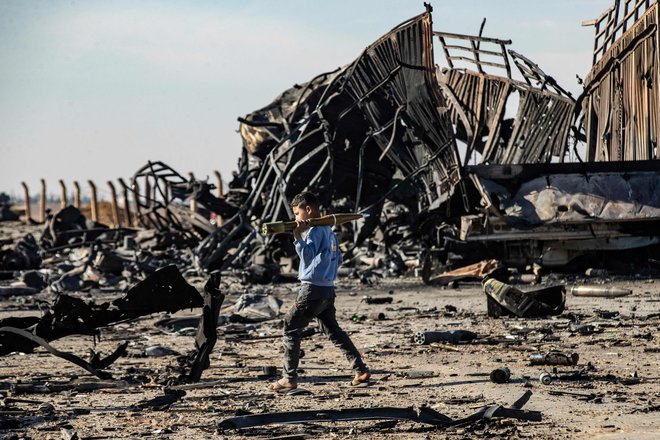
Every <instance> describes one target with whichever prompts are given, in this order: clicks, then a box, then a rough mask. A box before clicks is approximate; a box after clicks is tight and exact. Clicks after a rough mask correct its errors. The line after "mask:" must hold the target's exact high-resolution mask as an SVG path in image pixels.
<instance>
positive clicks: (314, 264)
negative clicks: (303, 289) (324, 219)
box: [294, 226, 344, 286]
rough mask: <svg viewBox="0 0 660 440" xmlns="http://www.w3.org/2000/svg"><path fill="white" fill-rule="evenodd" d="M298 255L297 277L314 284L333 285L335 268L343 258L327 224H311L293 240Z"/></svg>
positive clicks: (335, 238) (335, 275)
mask: <svg viewBox="0 0 660 440" xmlns="http://www.w3.org/2000/svg"><path fill="white" fill-rule="evenodd" d="M294 243H295V247H296V253H298V256H299V257H300V267H299V268H298V279H299V280H300V281H301V282H303V283H306V284H313V285H315V286H334V281H335V278H337V269H338V268H339V265H340V264H341V263H343V261H344V258H343V257H342V255H341V251H340V250H339V242H338V241H337V237H336V236H335V234H334V233H333V232H332V229H331V228H330V227H329V226H313V227H312V228H310V229H309V230H308V231H307V235H306V236H303V238H302V239H297V240H295V241H294Z"/></svg>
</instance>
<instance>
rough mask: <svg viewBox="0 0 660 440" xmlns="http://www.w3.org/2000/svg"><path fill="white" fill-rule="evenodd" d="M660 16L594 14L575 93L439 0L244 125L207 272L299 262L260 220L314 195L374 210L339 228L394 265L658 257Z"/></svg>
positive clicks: (206, 250) (287, 212)
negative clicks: (457, 18)
mask: <svg viewBox="0 0 660 440" xmlns="http://www.w3.org/2000/svg"><path fill="white" fill-rule="evenodd" d="M656 21H657V4H655V3H653V4H652V5H649V4H648V2H637V3H634V2H631V1H615V3H614V5H613V6H612V7H611V8H610V9H608V10H607V11H605V12H604V13H603V15H602V16H601V17H600V18H598V19H597V20H595V21H594V23H593V25H594V27H595V30H596V38H595V45H594V59H593V61H594V62H593V67H592V69H591V71H590V72H589V73H588V75H587V76H586V79H585V81H584V91H583V93H582V94H581V95H580V96H578V97H573V96H571V94H570V93H568V92H566V90H564V89H563V88H562V87H561V86H560V85H559V84H557V82H556V81H555V80H554V79H553V78H552V77H551V76H549V75H548V74H546V73H545V72H544V71H543V70H542V69H541V68H540V67H539V66H538V65H536V64H535V63H534V62H533V61H531V60H530V59H528V58H527V57H525V56H523V55H521V54H519V53H518V52H515V51H514V50H513V49H511V48H509V47H510V46H511V41H509V40H502V39H498V38H491V37H486V36H483V25H482V28H481V30H480V32H479V34H478V35H462V34H452V33H447V32H440V31H435V30H434V29H433V23H432V18H431V9H430V7H429V8H428V10H427V11H426V12H424V13H423V14H420V15H419V16H417V17H414V18H412V19H410V20H408V21H406V22H404V23H402V24H400V25H398V26H396V27H395V28H393V29H392V30H391V31H390V32H388V33H387V34H385V35H384V36H383V37H381V38H380V39H379V40H377V41H376V42H374V43H373V44H371V45H370V46H368V47H367V48H366V49H365V50H364V51H363V52H362V54H360V56H359V57H358V58H357V59H356V60H355V61H354V62H352V63H351V64H348V65H346V66H344V67H342V68H340V69H337V70H334V71H331V72H327V73H322V74H320V75H318V76H316V77H315V78H313V79H311V80H310V81H309V82H307V83H304V84H301V85H295V86H294V87H293V88H291V89H289V90H286V91H285V92H284V93H282V94H281V95H280V96H279V97H278V98H276V99H275V101H273V102H272V103H271V104H269V105H268V106H266V107H264V108H262V109H260V110H257V111H255V112H253V113H251V114H249V115H247V116H245V117H243V118H239V121H240V122H241V125H240V133H241V136H242V138H243V146H244V148H243V151H242V155H241V158H240V160H239V170H238V172H236V173H235V176H234V179H233V181H232V182H231V183H230V189H229V191H228V192H227V193H226V194H225V197H224V198H219V199H217V200H208V197H206V199H207V200H206V202H204V201H203V200H202V199H203V198H204V197H203V196H200V194H202V193H203V192H199V191H197V190H195V191H192V193H194V196H193V197H194V198H196V199H197V200H199V201H200V204H201V205H202V206H207V207H209V206H211V205H212V204H213V203H215V204H216V206H217V205H218V203H219V202H218V200H220V201H221V203H222V206H221V213H220V215H221V216H222V220H223V223H222V226H220V227H218V228H217V229H212V230H208V229H207V231H206V232H208V235H205V236H204V238H203V239H202V240H201V242H200V243H199V245H198V246H197V248H196V250H195V254H196V262H197V265H198V266H199V267H200V268H202V269H204V270H216V269H220V270H229V269H232V268H246V267H250V266H251V265H253V264H258V265H262V266H268V265H270V266H273V267H275V270H277V269H278V268H281V269H284V270H290V269H291V268H293V267H295V264H293V263H294V260H295V252H294V251H293V247H292V245H291V244H290V240H288V238H287V237H286V236H285V235H283V234H279V235H278V234H275V235H269V236H261V235H260V234H259V231H260V230H261V225H262V224H263V223H264V222H269V221H275V220H286V219H289V218H291V217H292V212H291V208H290V207H289V204H288V201H289V200H290V199H291V198H292V197H293V196H294V195H295V194H296V193H298V192H300V191H303V190H313V191H315V192H317V193H319V194H320V195H321V200H322V204H323V206H324V208H325V210H326V211H328V212H329V213H332V212H359V213H364V214H366V215H367V217H366V218H365V219H364V220H362V221H359V222H355V223H354V224H352V225H348V226H346V225H344V226H342V227H341V229H340V230H339V235H340V239H341V241H342V243H343V246H344V251H345V252H346V253H347V256H348V258H347V259H346V260H347V261H349V262H352V264H353V265H354V266H358V265H359V264H360V263H365V262H366V264H369V265H372V266H375V267H378V268H380V269H382V270H383V271H384V272H386V273H393V274H400V273H402V272H403V271H405V270H406V269H407V268H410V267H418V268H420V269H421V270H420V272H421V273H422V275H423V276H424V277H425V278H426V279H428V277H429V276H430V273H432V272H434V271H437V270H442V269H444V268H446V267H450V266H452V265H456V264H458V263H462V264H469V263H472V262H475V261H479V260H481V259H484V258H487V257H493V258H498V259H501V260H503V261H504V262H505V263H507V264H509V265H526V264H531V263H538V264H541V265H544V266H548V267H556V266H563V265H566V264H568V263H570V262H571V261H572V260H574V258H575V257H577V256H580V255H582V254H584V253H585V252H589V251H604V250H624V249H630V248H646V249H650V250H651V252H653V253H654V254H657V249H658V248H657V246H654V245H656V244H657V243H658V240H659V236H658V233H657V231H658V221H659V220H660V189H659V186H658V169H659V167H658V164H660V162H658V160H657V159H658V156H659V154H660V152H659V151H658V148H657V134H658V130H659V126H658V123H657V121H656V119H657V109H656V107H657V105H658V101H659V100H660V97H659V96H658V91H657V85H656V84H657V76H658V67H657V66H658V62H657V61H658V60H657V57H658V54H657V51H656V50H655V48H656V44H657V29H656V24H655V23H656ZM434 46H435V47H434ZM511 109H513V110H514V111H515V114H513V115H508V112H511ZM141 172H142V173H143V172H144V169H143V170H142V171H141ZM177 183H179V184H181V182H177ZM191 185H192V183H191ZM206 193H208V191H207V192H206ZM190 194H191V192H189V193H188V196H190ZM216 212H217V211H216ZM350 264H351V263H349V265H350Z"/></svg>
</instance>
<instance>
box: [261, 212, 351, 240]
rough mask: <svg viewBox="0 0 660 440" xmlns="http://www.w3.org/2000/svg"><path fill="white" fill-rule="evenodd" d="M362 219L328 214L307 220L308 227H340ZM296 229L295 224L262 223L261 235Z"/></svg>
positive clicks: (349, 215)
mask: <svg viewBox="0 0 660 440" xmlns="http://www.w3.org/2000/svg"><path fill="white" fill-rule="evenodd" d="M362 217H363V215H362V214H328V215H324V216H321V217H315V218H310V219H309V225H310V226H334V225H341V224H343V223H348V222H351V221H353V220H358V219H361V218H362ZM295 227H296V222H295V221H291V222H285V221H279V222H270V223H264V224H263V226H262V227H261V233H262V234H264V235H267V234H277V233H280V232H287V231H293V229H294V228H295Z"/></svg>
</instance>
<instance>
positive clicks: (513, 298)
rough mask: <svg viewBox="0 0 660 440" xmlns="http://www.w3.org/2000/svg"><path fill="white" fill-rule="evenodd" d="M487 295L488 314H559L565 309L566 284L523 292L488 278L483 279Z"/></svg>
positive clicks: (493, 315)
mask: <svg viewBox="0 0 660 440" xmlns="http://www.w3.org/2000/svg"><path fill="white" fill-rule="evenodd" d="M483 285H484V292H485V293H486V297H487V301H488V303H487V305H488V316H491V317H494V318H497V317H500V316H511V315H513V316H519V317H534V316H546V315H559V314H560V313H561V312H563V311H564V305H565V302H566V289H565V287H564V286H551V287H546V288H543V289H537V290H531V291H527V292H523V291H522V290H520V289H517V288H515V287H513V286H510V285H508V284H505V283H503V282H501V281H498V280H497V279H495V278H488V277H487V278H486V279H484V281H483Z"/></svg>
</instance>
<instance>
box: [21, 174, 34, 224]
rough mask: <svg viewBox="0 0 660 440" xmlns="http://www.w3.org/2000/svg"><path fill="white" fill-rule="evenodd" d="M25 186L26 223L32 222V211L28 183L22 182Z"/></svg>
mask: <svg viewBox="0 0 660 440" xmlns="http://www.w3.org/2000/svg"><path fill="white" fill-rule="evenodd" d="M21 185H22V186H23V196H24V197H25V223H30V220H31V219H32V211H31V209H30V190H29V189H28V186H27V183H25V182H21Z"/></svg>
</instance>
